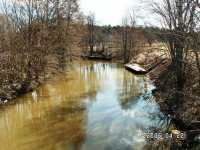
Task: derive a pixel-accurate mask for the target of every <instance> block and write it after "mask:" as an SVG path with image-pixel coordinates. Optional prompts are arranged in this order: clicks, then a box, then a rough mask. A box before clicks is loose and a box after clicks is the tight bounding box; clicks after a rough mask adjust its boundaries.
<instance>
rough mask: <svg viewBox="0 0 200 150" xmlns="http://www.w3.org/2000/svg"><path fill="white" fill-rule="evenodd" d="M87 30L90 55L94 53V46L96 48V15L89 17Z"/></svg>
mask: <svg viewBox="0 0 200 150" xmlns="http://www.w3.org/2000/svg"><path fill="white" fill-rule="evenodd" d="M87 29H88V36H87V39H88V45H89V47H90V55H92V54H93V52H94V46H95V33H94V32H95V16H94V14H92V13H91V14H90V15H89V16H88V17H87Z"/></svg>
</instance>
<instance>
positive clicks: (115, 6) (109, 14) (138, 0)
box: [81, 0, 157, 25]
mask: <svg viewBox="0 0 200 150" xmlns="http://www.w3.org/2000/svg"><path fill="white" fill-rule="evenodd" d="M146 7H148V6H147V5H146V3H145V2H144V0H81V9H82V11H83V12H84V13H85V14H86V15H87V14H89V12H93V13H94V14H95V16H96V20H97V23H98V24H100V25H104V24H111V25H120V24H121V22H122V21H121V20H122V18H123V17H124V16H125V15H126V14H127V13H128V11H129V10H131V9H133V10H134V11H135V14H136V17H137V22H138V24H139V25H144V24H157V23H156V21H155V19H154V17H153V15H152V14H150V13H151V12H150V11H149V10H148V9H144V8H146Z"/></svg>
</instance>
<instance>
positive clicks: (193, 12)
mask: <svg viewBox="0 0 200 150" xmlns="http://www.w3.org/2000/svg"><path fill="white" fill-rule="evenodd" d="M153 8H154V11H155V12H156V13H157V14H158V15H160V16H161V17H162V19H163V21H164V25H165V26H164V27H165V28H166V29H167V30H168V32H167V37H168V38H166V42H167V43H168V46H169V51H170V54H171V58H172V64H173V65H174V68H175V73H176V81H177V90H181V89H182V88H183V86H184V81H185V70H186V67H187V63H185V62H186V60H187V52H188V50H189V47H190V42H188V40H189V39H190V38H191V36H190V34H189V33H191V32H193V31H195V27H196V25H197V24H196V22H197V18H198V17H197V16H198V14H197V5H196V1H195V0H189V1H188V0H187V1H185V0H162V2H161V3H156V2H155V3H153Z"/></svg>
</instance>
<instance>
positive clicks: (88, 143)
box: [0, 61, 169, 150]
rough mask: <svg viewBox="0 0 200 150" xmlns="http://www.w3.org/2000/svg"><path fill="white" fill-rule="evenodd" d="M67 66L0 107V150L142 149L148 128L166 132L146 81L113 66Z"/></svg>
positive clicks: (79, 63) (81, 63)
mask: <svg viewBox="0 0 200 150" xmlns="http://www.w3.org/2000/svg"><path fill="white" fill-rule="evenodd" d="M66 68H67V70H66V73H64V74H62V75H58V76H57V77H56V78H55V79H53V80H51V81H48V82H47V83H46V84H44V85H42V86H40V87H39V88H38V89H37V90H35V91H34V92H32V93H28V94H26V95H24V96H22V97H19V98H18V99H17V103H16V104H15V105H10V106H7V107H5V108H2V109H0V150H79V149H80V150H94V149H96V150H129V149H130V150H143V149H149V148H148V146H147V145H148V141H147V139H145V138H144V136H143V134H144V133H146V131H147V130H148V129H152V128H156V129H159V130H162V131H165V130H166V129H167V128H168V123H169V120H168V119H167V117H166V116H164V115H163V114H162V112H160V109H159V105H158V104H157V103H156V102H155V98H154V97H153V96H152V93H151V91H152V89H154V88H155V87H154V86H153V84H152V83H151V81H150V80H149V79H148V78H147V77H144V76H135V75H133V74H132V73H130V72H128V71H126V70H125V69H124V67H123V66H122V65H119V64H116V63H106V62H91V61H76V62H73V63H72V64H70V65H68V66H67V67H66Z"/></svg>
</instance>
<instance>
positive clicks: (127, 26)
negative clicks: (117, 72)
mask: <svg viewBox="0 0 200 150" xmlns="http://www.w3.org/2000/svg"><path fill="white" fill-rule="evenodd" d="M134 30H135V14H134V11H132V12H131V13H129V15H127V16H125V17H124V18H123V19H122V32H121V34H122V50H123V57H124V58H123V59H124V63H128V62H129V61H130V58H131V50H133V48H134V44H135V43H134Z"/></svg>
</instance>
